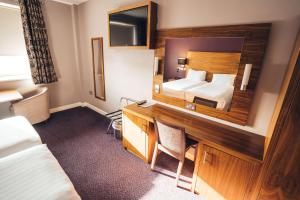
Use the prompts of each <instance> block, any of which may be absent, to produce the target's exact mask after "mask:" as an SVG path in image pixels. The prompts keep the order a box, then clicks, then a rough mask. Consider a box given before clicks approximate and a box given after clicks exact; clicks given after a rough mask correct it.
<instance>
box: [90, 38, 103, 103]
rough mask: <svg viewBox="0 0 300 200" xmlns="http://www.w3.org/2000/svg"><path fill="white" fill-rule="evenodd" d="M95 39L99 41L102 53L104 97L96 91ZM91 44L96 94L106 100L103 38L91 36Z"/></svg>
mask: <svg viewBox="0 0 300 200" xmlns="http://www.w3.org/2000/svg"><path fill="white" fill-rule="evenodd" d="M94 41H99V51H100V54H101V55H102V59H101V61H100V64H101V69H102V75H103V81H102V90H103V97H99V96H97V93H96V79H95V73H96V72H95V55H94V45H93V42H94ZM91 46H92V62H93V79H94V96H95V98H97V99H100V100H103V101H106V93H105V74H104V55H103V38H102V37H94V38H91Z"/></svg>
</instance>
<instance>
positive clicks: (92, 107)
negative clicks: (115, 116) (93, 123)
mask: <svg viewBox="0 0 300 200" xmlns="http://www.w3.org/2000/svg"><path fill="white" fill-rule="evenodd" d="M82 107H88V108H90V109H92V110H93V111H95V112H97V113H99V114H101V115H106V114H107V112H105V111H104V110H101V109H100V108H98V107H96V106H94V105H92V104H90V103H88V102H84V103H82Z"/></svg>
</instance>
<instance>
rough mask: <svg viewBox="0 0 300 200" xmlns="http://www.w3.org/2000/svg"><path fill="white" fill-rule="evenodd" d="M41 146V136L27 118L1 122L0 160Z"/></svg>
mask: <svg viewBox="0 0 300 200" xmlns="http://www.w3.org/2000/svg"><path fill="white" fill-rule="evenodd" d="M39 144H42V142H41V139H40V136H39V135H38V133H37V132H36V131H35V130H34V128H33V127H32V126H31V124H30V123H29V122H28V120H27V119H26V118H24V117H21V116H17V117H11V118H7V119H2V120H0V158H2V157H4V156H7V155H10V154H12V153H16V152H18V151H21V150H24V149H26V148H29V147H32V146H35V145H39Z"/></svg>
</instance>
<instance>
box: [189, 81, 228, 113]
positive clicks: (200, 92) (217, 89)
mask: <svg viewBox="0 0 300 200" xmlns="http://www.w3.org/2000/svg"><path fill="white" fill-rule="evenodd" d="M233 89H234V87H233V86H231V85H218V84H214V83H207V84H204V85H201V86H198V87H194V88H191V89H188V90H186V91H185V100H187V101H190V102H193V100H194V97H195V96H196V97H200V98H204V99H208V100H212V101H216V102H217V107H216V109H219V110H224V111H227V110H228V108H229V105H230V103H231V99H232V94H233Z"/></svg>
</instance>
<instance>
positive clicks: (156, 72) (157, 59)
mask: <svg viewBox="0 0 300 200" xmlns="http://www.w3.org/2000/svg"><path fill="white" fill-rule="evenodd" d="M159 60H160V57H154V66H153V75H154V76H155V75H157V74H158V68H159Z"/></svg>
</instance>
